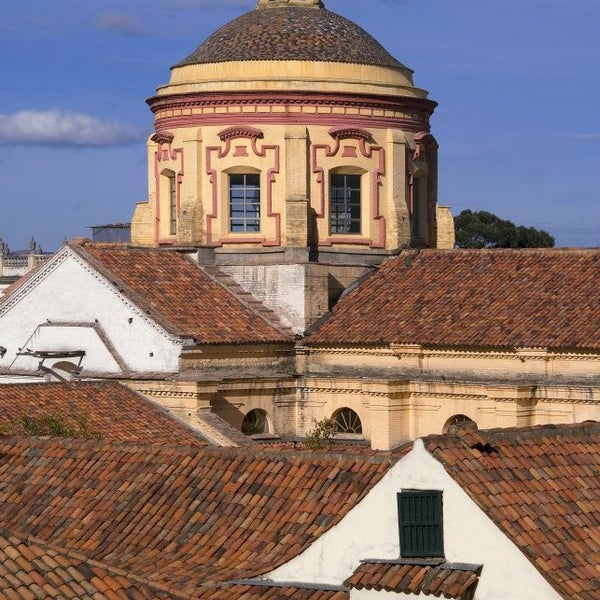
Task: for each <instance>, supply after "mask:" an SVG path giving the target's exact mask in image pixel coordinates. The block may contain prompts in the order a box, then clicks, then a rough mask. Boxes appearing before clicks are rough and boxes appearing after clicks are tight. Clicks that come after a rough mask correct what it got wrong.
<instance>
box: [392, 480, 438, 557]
mask: <svg viewBox="0 0 600 600" xmlns="http://www.w3.org/2000/svg"><path fill="white" fill-rule="evenodd" d="M398 525H399V528H400V555H401V556H402V558H426V557H442V556H444V538H443V527H442V492H439V491H430V490H407V491H402V492H401V493H399V494H398Z"/></svg>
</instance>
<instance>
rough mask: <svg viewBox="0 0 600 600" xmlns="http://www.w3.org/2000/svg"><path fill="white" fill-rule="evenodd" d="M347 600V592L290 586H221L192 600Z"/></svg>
mask: <svg viewBox="0 0 600 600" xmlns="http://www.w3.org/2000/svg"><path fill="white" fill-rule="evenodd" d="M234 598H235V600H289V599H290V598H293V600H349V594H348V592H347V591H339V590H324V589H308V588H298V587H291V586H264V585H251V584H240V585H223V586H217V587H209V588H205V589H203V590H199V592H198V594H195V595H194V600H233V599H234Z"/></svg>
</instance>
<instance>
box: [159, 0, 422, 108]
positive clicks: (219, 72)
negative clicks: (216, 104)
mask: <svg viewBox="0 0 600 600" xmlns="http://www.w3.org/2000/svg"><path fill="white" fill-rule="evenodd" d="M349 65H352V68H348V66H349ZM412 75H413V72H412V70H411V69H409V68H408V67H406V66H404V65H403V64H402V63H401V62H399V61H398V60H396V59H395V58H394V57H393V56H392V55H391V54H390V53H389V52H388V51H387V50H386V49H385V48H384V47H383V46H382V45H381V44H380V43H379V42H378V41H377V40H376V39H375V38H374V37H373V36H371V35H369V34H368V33H367V32H366V31H365V30H364V29H362V28H361V27H359V26H358V25H357V24H356V23H353V22H352V21H350V20H349V19H346V18H345V17H342V16H340V15H338V14H336V13H334V12H332V11H330V10H327V9H326V8H325V7H324V6H323V3H322V2H321V1H320V0H258V6H257V8H256V9H255V10H252V11H250V12H248V13H245V14H243V15H241V16H239V17H237V18H236V19H233V21H230V22H229V23H227V24H226V25H223V27H221V28H220V29H218V30H217V31H215V32H214V33H213V34H212V35H210V36H209V37H208V38H207V39H206V40H205V41H204V42H203V43H202V44H201V45H200V46H199V47H198V48H197V49H196V50H195V51H194V52H192V53H191V54H190V55H189V56H188V57H187V58H185V59H184V60H182V61H181V62H179V63H178V64H176V65H175V66H174V67H172V68H171V77H170V80H169V83H168V84H167V85H164V86H160V87H159V88H158V90H157V96H158V97H165V96H171V97H172V96H175V95H177V96H180V95H183V94H199V93H200V94H207V93H226V94H234V93H253V92H261V93H263V92H273V93H292V92H298V93H308V92H312V93H329V94H334V93H339V94H369V95H387V96H399V97H404V98H426V97H427V92H426V91H425V90H421V89H419V88H417V87H415V85H414V83H413V79H412Z"/></svg>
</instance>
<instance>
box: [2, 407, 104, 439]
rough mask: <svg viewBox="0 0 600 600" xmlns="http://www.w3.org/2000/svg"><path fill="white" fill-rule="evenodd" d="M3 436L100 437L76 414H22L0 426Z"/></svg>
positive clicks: (84, 419) (85, 419)
mask: <svg viewBox="0 0 600 600" xmlns="http://www.w3.org/2000/svg"><path fill="white" fill-rule="evenodd" d="M0 433H3V434H5V435H24V436H30V437H47V436H48V437H66V438H83V439H86V440H89V439H98V438H99V437H100V435H99V434H98V433H97V432H94V431H92V430H91V429H90V427H89V424H88V418H87V416H85V415H82V414H80V413H78V412H72V413H71V414H69V415H58V414H56V413H41V414H39V415H36V416H35V417H33V416H31V415H28V414H24V415H22V416H21V417H18V418H15V419H11V420H9V421H7V422H6V423H4V424H3V425H2V426H0Z"/></svg>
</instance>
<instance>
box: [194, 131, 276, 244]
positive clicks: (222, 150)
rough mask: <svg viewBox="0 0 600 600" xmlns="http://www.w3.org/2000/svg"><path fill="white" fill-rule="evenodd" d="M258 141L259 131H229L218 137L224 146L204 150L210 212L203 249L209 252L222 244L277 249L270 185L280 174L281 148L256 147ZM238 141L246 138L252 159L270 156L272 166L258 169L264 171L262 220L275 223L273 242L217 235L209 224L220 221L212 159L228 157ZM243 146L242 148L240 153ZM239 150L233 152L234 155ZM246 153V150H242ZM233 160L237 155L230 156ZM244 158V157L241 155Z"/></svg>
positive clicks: (219, 183) (262, 237) (274, 146)
mask: <svg viewBox="0 0 600 600" xmlns="http://www.w3.org/2000/svg"><path fill="white" fill-rule="evenodd" d="M261 137H262V131H260V130H259V129H255V128H251V127H241V126H236V127H230V128H229V129H226V130H224V131H222V132H221V133H219V138H220V139H221V141H222V142H223V143H224V146H208V147H207V148H206V154H205V161H206V168H205V171H206V174H207V175H208V180H209V184H210V187H211V190H212V209H211V212H209V213H208V214H207V215H206V245H207V246H209V247H212V248H216V247H220V246H222V245H223V244H225V243H237V244H243V243H250V244H256V243H258V244H261V245H262V246H266V247H269V246H281V238H282V232H281V214H280V213H278V212H275V211H274V210H273V184H274V182H275V175H276V174H278V173H279V172H280V169H281V165H280V162H281V161H280V154H281V148H280V146H279V144H271V145H268V144H263V145H261V146H260V147H259V146H258V139H259V138H261ZM238 138H242V139H245V138H248V139H249V140H250V149H251V151H252V152H253V154H254V156H255V157H257V158H263V159H266V158H267V153H268V152H269V153H272V154H273V159H272V162H271V163H270V164H269V165H268V168H267V169H261V171H263V170H265V171H266V176H265V177H266V184H267V185H266V187H267V190H266V191H267V193H266V218H268V219H274V221H275V237H274V239H267V238H266V237H264V236H255V235H235V236H232V235H225V236H221V235H218V234H217V233H215V232H214V231H213V223H215V222H216V220H217V219H218V218H219V217H221V218H227V217H226V216H225V217H223V216H222V215H221V211H220V205H221V202H220V201H219V200H220V198H221V195H222V193H223V192H222V191H221V189H220V188H221V182H220V181H219V173H220V170H219V169H218V168H217V167H216V166H213V155H215V156H216V159H217V161H218V160H219V159H223V158H225V157H227V156H229V154H230V152H231V150H232V141H233V140H235V139H238ZM245 148H246V146H244V149H245ZM238 150H239V148H237V147H236V148H235V152H236V153H237V152H238ZM245 152H246V153H247V150H245ZM233 156H237V154H233ZM245 156H246V157H247V154H246V155H245Z"/></svg>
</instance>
